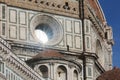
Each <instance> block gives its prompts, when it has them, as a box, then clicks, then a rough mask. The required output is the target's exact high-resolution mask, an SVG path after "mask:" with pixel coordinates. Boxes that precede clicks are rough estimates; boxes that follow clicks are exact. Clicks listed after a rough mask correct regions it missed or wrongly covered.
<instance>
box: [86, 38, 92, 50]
mask: <svg viewBox="0 0 120 80" xmlns="http://www.w3.org/2000/svg"><path fill="white" fill-rule="evenodd" d="M85 43H86V49H87V50H90V49H91V39H90V36H86V37H85Z"/></svg>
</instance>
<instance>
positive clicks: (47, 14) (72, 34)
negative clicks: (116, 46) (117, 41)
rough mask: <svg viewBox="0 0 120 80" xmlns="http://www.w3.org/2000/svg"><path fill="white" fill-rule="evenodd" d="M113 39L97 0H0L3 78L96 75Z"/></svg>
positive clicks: (59, 79)
mask: <svg viewBox="0 0 120 80" xmlns="http://www.w3.org/2000/svg"><path fill="white" fill-rule="evenodd" d="M113 43H114V42H113V36H112V28H111V27H110V26H108V24H107V21H106V19H105V16H104V13H103V11H102V8H101V6H100V4H99V1H98V0H0V80H96V78H97V77H98V76H99V75H100V74H101V73H103V72H105V71H107V70H110V69H111V68H112V45H113Z"/></svg>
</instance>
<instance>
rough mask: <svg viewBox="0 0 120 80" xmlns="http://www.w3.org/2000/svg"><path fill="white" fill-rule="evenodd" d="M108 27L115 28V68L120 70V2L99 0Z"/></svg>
mask: <svg viewBox="0 0 120 80" xmlns="http://www.w3.org/2000/svg"><path fill="white" fill-rule="evenodd" d="M99 2H100V4H101V7H102V9H103V11H104V14H105V17H106V19H107V22H108V25H110V26H112V28H113V37H114V42H115V44H114V45H113V66H117V67H119V68H120V0H115V1H114V0H99Z"/></svg>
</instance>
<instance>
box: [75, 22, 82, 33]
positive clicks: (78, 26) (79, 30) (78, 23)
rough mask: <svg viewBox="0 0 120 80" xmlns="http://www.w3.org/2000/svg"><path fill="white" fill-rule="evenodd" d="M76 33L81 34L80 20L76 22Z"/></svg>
mask: <svg viewBox="0 0 120 80" xmlns="http://www.w3.org/2000/svg"><path fill="white" fill-rule="evenodd" d="M74 28H75V33H77V34H81V23H80V22H79V21H75V22H74Z"/></svg>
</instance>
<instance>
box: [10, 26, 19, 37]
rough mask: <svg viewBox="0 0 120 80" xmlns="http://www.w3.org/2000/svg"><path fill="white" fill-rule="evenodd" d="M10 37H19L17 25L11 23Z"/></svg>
mask: <svg viewBox="0 0 120 80" xmlns="http://www.w3.org/2000/svg"><path fill="white" fill-rule="evenodd" d="M9 37H10V38H12V39H17V27H16V26H15V25H10V28H9Z"/></svg>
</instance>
